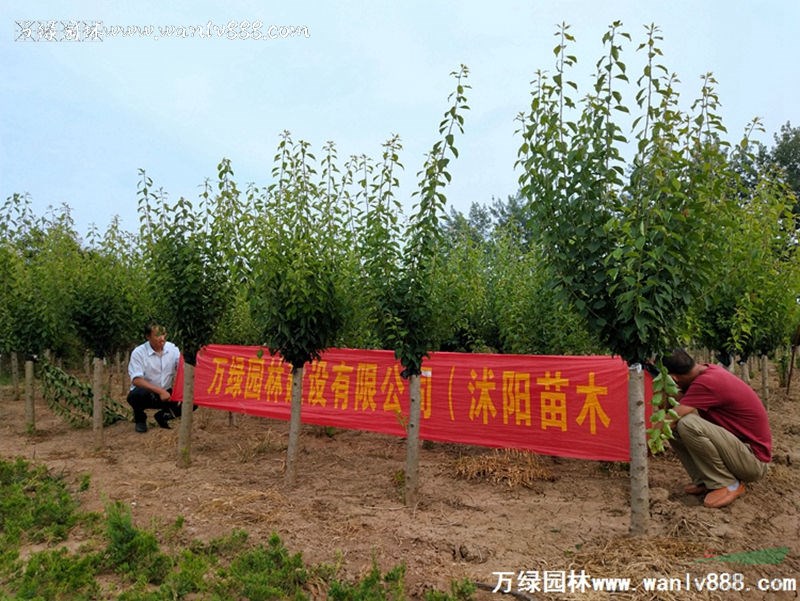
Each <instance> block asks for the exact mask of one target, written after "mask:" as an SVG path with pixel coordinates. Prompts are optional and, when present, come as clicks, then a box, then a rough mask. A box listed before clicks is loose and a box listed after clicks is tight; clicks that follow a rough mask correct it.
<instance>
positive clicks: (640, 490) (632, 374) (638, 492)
mask: <svg viewBox="0 0 800 601" xmlns="http://www.w3.org/2000/svg"><path fill="white" fill-rule="evenodd" d="M646 432H647V426H646V424H645V410H644V372H643V371H642V366H641V365H640V364H639V363H637V364H635V365H631V366H630V367H629V368H628V438H629V440H630V452H631V473H630V478H631V522H630V534H631V535H633V536H640V535H643V534H646V533H647V529H648V526H649V523H650V489H649V483H648V475H647V436H646Z"/></svg>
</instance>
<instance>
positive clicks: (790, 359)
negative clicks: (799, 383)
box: [786, 345, 797, 394]
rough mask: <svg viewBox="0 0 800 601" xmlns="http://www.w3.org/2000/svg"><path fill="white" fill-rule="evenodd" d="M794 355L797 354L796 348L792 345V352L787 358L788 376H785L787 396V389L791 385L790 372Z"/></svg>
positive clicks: (792, 367) (787, 392)
mask: <svg viewBox="0 0 800 601" xmlns="http://www.w3.org/2000/svg"><path fill="white" fill-rule="evenodd" d="M795 353H797V346H795V345H792V352H791V354H790V357H789V374H788V375H787V376H786V394H789V387H790V386H791V385H792V371H793V370H794V356H795Z"/></svg>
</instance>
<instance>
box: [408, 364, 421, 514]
mask: <svg viewBox="0 0 800 601" xmlns="http://www.w3.org/2000/svg"><path fill="white" fill-rule="evenodd" d="M408 390H409V397H410V405H409V416H408V427H407V428H406V478H405V480H406V482H405V504H406V507H414V506H416V504H417V500H418V496H419V426H420V406H421V402H422V399H421V396H420V377H419V375H418V374H414V375H412V376H411V377H410V378H409V381H408Z"/></svg>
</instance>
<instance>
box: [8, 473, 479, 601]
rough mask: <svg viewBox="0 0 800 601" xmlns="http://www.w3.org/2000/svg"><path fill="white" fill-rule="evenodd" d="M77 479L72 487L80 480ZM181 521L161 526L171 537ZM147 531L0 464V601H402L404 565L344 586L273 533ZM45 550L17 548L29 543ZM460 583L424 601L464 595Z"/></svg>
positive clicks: (331, 570)
mask: <svg viewBox="0 0 800 601" xmlns="http://www.w3.org/2000/svg"><path fill="white" fill-rule="evenodd" d="M89 482H90V480H89V477H88V476H84V477H83V478H82V479H81V481H80V483H79V484H78V491H80V492H82V491H85V490H86V489H87V488H88V486H89ZM78 527H82V528H83V529H84V532H83V534H84V537H86V536H87V535H88V537H89V538H90V539H91V540H90V541H89V542H87V543H84V544H83V545H81V547H80V548H79V549H77V550H75V551H70V550H69V548H68V543H69V535H70V534H71V532H72V531H73V530H74V529H77V528H78ZM182 527H183V519H182V518H180V517H179V518H178V519H177V520H176V521H175V523H174V524H173V525H172V526H171V527H170V528H169V529H168V531H167V532H166V534H163V533H162V536H166V537H167V538H168V539H169V540H167V541H166V542H167V543H169V542H170V541H172V542H173V543H174V541H175V540H177V539H178V536H177V534H178V531H180V530H181V529H182ZM164 542H165V541H164V540H160V539H159V536H157V535H156V533H155V532H153V531H150V530H147V529H141V528H137V527H136V526H135V525H134V523H133V516H132V515H131V509H130V507H128V506H127V505H125V504H123V503H120V502H115V503H109V504H108V505H107V506H106V508H105V514H104V516H99V515H98V514H88V513H87V514H82V513H79V512H78V503H77V501H76V500H75V499H74V498H73V496H72V495H71V494H70V492H69V490H68V488H67V486H66V485H65V483H64V481H63V479H62V478H60V477H57V476H54V475H52V474H49V473H48V472H47V470H46V469H44V468H43V467H35V466H31V465H29V464H28V463H26V462H24V461H22V460H17V461H15V462H4V461H0V600H3V599H29V600H33V601H84V600H86V601H89V600H92V601H94V600H111V599H115V600H118V601H180V600H186V601H206V600H207V601H241V600H242V599H248V600H249V601H267V600H275V599H281V600H295V601H301V600H307V599H314V598H319V597H320V596H321V595H320V592H321V591H323V592H324V591H327V594H326V595H325V598H328V599H331V600H332V601H404V600H405V599H406V596H405V591H404V576H405V567H404V566H398V567H395V568H393V569H391V570H389V571H388V572H386V573H385V574H383V573H381V571H380V570H379V569H378V567H377V566H376V565H373V567H372V570H371V571H370V572H369V573H368V574H367V575H366V576H364V577H363V578H362V579H360V580H358V581H356V582H345V581H343V580H340V579H338V578H337V576H338V572H339V569H338V568H335V567H331V566H325V565H322V566H307V565H306V564H305V563H304V561H303V558H302V556H301V554H300V553H294V554H293V553H291V552H289V550H288V549H286V547H285V546H284V545H283V542H282V541H281V539H280V537H279V536H278V535H277V534H273V535H272V536H271V537H270V538H269V540H268V541H267V543H266V544H257V545H254V544H252V543H251V542H250V541H249V540H248V535H247V533H246V532H244V531H242V530H234V531H233V532H231V533H230V534H229V535H227V536H225V537H221V538H218V539H214V540H211V541H208V542H200V541H191V542H189V543H187V544H186V545H185V546H184V547H183V548H175V549H174V551H172V552H169V553H168V552H165V551H164V550H163V549H162V545H163V544H164ZM34 544H35V545H38V546H43V547H45V548H44V549H41V550H38V549H37V550H36V551H35V552H29V553H27V554H25V553H23V550H25V549H28V548H29V547H30V545H34ZM470 587H471V585H470V583H453V585H452V588H451V591H450V592H449V593H445V592H440V591H432V592H428V593H427V594H426V597H425V598H426V600H427V601H469V599H471V598H472V592H473V591H474V588H470Z"/></svg>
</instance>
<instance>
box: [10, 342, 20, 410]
mask: <svg viewBox="0 0 800 601" xmlns="http://www.w3.org/2000/svg"><path fill="white" fill-rule="evenodd" d="M11 387H12V389H13V391H14V392H13V396H14V400H15V401H18V400H19V355H17V353H11Z"/></svg>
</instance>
